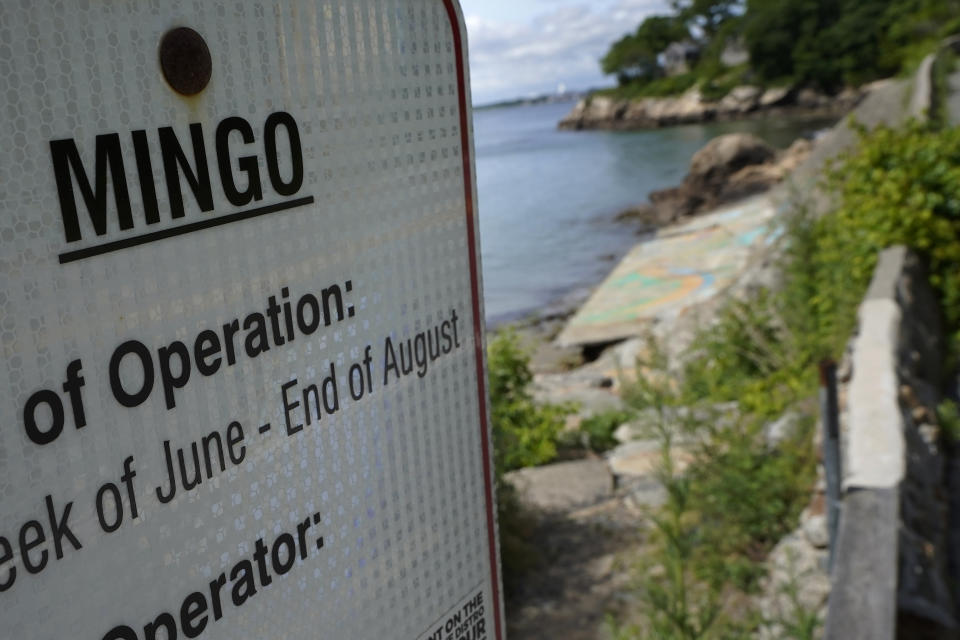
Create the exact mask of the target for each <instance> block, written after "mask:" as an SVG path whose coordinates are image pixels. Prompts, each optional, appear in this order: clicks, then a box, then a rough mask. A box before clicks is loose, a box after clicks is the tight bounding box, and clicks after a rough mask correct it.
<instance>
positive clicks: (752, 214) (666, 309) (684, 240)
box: [559, 196, 781, 345]
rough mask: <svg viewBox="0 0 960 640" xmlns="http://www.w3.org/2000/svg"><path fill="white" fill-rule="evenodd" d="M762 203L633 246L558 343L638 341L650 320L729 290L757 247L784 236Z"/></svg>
mask: <svg viewBox="0 0 960 640" xmlns="http://www.w3.org/2000/svg"><path fill="white" fill-rule="evenodd" d="M775 214H776V211H775V209H774V207H773V206H772V204H771V203H770V202H769V200H768V199H767V198H766V197H763V196H761V197H759V198H753V199H751V200H748V201H745V202H743V203H741V204H740V205H738V206H736V207H733V208H730V209H726V210H722V211H718V212H716V213H712V214H707V215H704V216H700V217H698V218H697V219H696V220H694V221H692V222H690V223H687V224H685V225H682V226H679V227H675V228H673V229H668V230H664V231H662V232H661V233H660V234H659V236H658V237H657V238H655V239H653V240H651V241H647V242H644V243H641V244H639V245H637V246H636V247H634V248H633V249H632V250H631V251H630V252H629V253H628V254H627V255H626V256H625V257H624V258H623V260H621V262H620V264H618V265H617V267H616V268H615V269H614V270H613V272H612V273H611V274H610V275H609V276H608V277H607V279H606V280H605V281H604V282H603V284H601V285H600V287H599V288H598V289H597V291H595V292H594V294H593V296H591V298H590V299H589V300H588V301H587V303H586V304H585V305H584V306H583V307H582V308H581V309H580V311H579V312H578V313H577V314H576V315H574V317H573V318H572V319H571V320H570V321H569V322H568V324H567V326H566V328H565V329H564V331H563V333H561V335H560V338H559V341H560V342H561V343H562V344H568V345H569V344H589V343H591V342H606V341H609V340H616V339H620V338H624V337H628V336H630V335H636V334H638V333H639V332H640V331H641V330H642V327H643V326H644V324H645V323H646V322H649V321H650V320H651V319H653V318H657V317H665V316H669V315H674V314H677V313H682V312H683V310H685V309H686V308H688V307H690V306H692V305H694V304H696V303H698V302H702V301H704V300H707V299H709V298H710V297H712V296H713V295H715V294H716V293H717V292H719V291H721V290H723V289H724V288H726V287H727V286H728V285H730V284H731V283H733V282H734V281H735V280H736V278H737V277H739V275H740V274H741V273H742V272H743V270H744V268H745V267H746V265H747V263H748V260H749V257H750V253H751V252H752V251H753V250H754V248H755V247H758V246H763V245H768V244H769V243H771V242H773V240H775V239H776V237H778V235H779V234H780V233H781V230H780V229H779V228H777V227H776V226H773V225H771V224H770V222H771V219H772V218H773V217H774V215H775Z"/></svg>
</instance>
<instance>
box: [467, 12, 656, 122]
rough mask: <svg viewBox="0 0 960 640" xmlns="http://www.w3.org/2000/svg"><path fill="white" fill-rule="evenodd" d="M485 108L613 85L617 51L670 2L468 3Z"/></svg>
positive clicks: (476, 89)
mask: <svg viewBox="0 0 960 640" xmlns="http://www.w3.org/2000/svg"><path fill="white" fill-rule="evenodd" d="M460 5H461V7H462V8H463V15H464V17H465V19H466V22H467V38H468V42H469V44H470V80H471V85H472V88H473V102H474V104H477V105H482V104H487V103H490V102H495V101H499V100H509V99H512V98H519V97H524V96H530V95H539V94H544V93H553V92H556V91H557V89H558V88H559V87H561V86H562V87H564V88H566V89H568V90H580V89H588V88H592V87H600V86H608V85H611V84H613V82H614V81H613V79H612V78H610V77H608V76H604V75H603V73H602V72H601V71H600V62H599V60H600V58H601V57H603V54H604V53H605V52H606V51H607V49H608V48H609V46H610V44H611V43H613V42H614V41H615V40H617V39H619V38H620V37H621V36H623V35H624V34H625V33H627V32H630V31H633V30H635V29H636V28H637V25H639V24H640V22H642V21H643V19H644V18H645V17H647V16H649V15H653V14H663V13H666V12H667V9H668V7H667V0H460Z"/></svg>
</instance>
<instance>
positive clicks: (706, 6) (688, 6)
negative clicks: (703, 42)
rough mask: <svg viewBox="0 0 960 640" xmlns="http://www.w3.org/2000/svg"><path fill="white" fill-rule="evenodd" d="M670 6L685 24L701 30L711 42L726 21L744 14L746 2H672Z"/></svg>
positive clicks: (724, 0) (688, 0) (687, 0)
mask: <svg viewBox="0 0 960 640" xmlns="http://www.w3.org/2000/svg"><path fill="white" fill-rule="evenodd" d="M670 6H671V7H672V8H673V10H674V11H675V12H676V14H677V17H678V18H679V19H680V20H681V21H682V22H683V23H685V24H687V25H689V26H690V27H696V28H698V29H700V30H701V31H703V33H704V35H705V36H706V38H707V40H710V39H712V38H713V36H714V35H716V34H717V32H718V31H719V30H720V28H721V27H722V26H723V24H724V23H725V22H726V21H728V20H730V19H731V18H734V17H736V16H739V15H740V14H741V13H743V8H744V1H743V0H671V2H670Z"/></svg>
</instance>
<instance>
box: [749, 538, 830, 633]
mask: <svg viewBox="0 0 960 640" xmlns="http://www.w3.org/2000/svg"><path fill="white" fill-rule="evenodd" d="M826 555H827V554H826V552H825V551H821V550H818V549H814V548H813V547H811V546H810V545H809V544H808V543H807V541H806V539H805V537H804V536H803V535H802V534H801V532H800V531H795V532H793V533H792V534H790V535H789V536H787V537H786V538H784V539H783V540H781V541H780V542H779V543H778V544H777V546H776V547H774V548H773V551H771V552H770V556H769V557H768V558H767V569H768V573H767V577H766V578H765V579H764V580H763V583H762V584H761V594H760V596H759V598H758V599H757V605H758V608H759V609H760V613H761V615H762V616H763V623H762V625H761V627H760V630H759V633H758V634H757V637H758V638H761V639H762V640H782V638H784V637H786V636H785V633H784V631H785V628H784V624H785V623H788V622H790V621H791V620H795V619H796V618H797V616H798V614H800V613H802V612H814V613H817V614H818V616H821V620H822V619H823V617H822V616H823V615H824V613H825V606H826V602H827V597H828V596H829V595H830V577H829V576H828V575H827V573H826V571H825V569H824V567H825V566H826ZM800 610H802V611H800Z"/></svg>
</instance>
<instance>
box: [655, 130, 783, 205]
mask: <svg viewBox="0 0 960 640" xmlns="http://www.w3.org/2000/svg"><path fill="white" fill-rule="evenodd" d="M776 155H777V154H776V151H774V149H773V147H771V146H770V145H768V144H767V143H766V142H764V141H763V140H761V139H760V138H758V137H756V136H754V135H751V134H749V133H731V134H728V135H724V136H719V137H717V138H714V139H713V140H711V141H710V142H708V143H707V145H706V146H705V147H703V148H702V149H700V151H697V153H696V154H694V156H693V161H692V162H691V163H690V173H688V174H687V177H686V178H684V180H683V184H681V185H680V186H679V187H674V188H672V189H664V190H661V191H654V192H652V193H651V194H650V202H651V203H652V204H653V207H654V209H655V211H656V213H655V214H652V215H649V216H648V217H649V218H650V219H652V220H656V222H658V223H662V222H663V221H668V222H675V221H677V220H680V219H682V218H686V217H688V216H692V215H694V214H696V213H700V212H703V211H708V210H710V209H712V208H715V207H717V206H720V205H722V204H725V203H728V202H732V201H734V200H737V199H739V198H744V197H747V196H751V195H754V194H756V193H760V192H761V191H763V190H764V189H766V188H767V187H769V186H770V185H771V184H772V183H773V182H775V180H760V181H754V180H749V181H743V180H739V181H736V182H735V183H731V177H733V176H734V175H737V174H738V173H740V172H742V171H743V170H744V169H745V168H747V167H753V166H760V165H767V164H770V163H772V162H773V161H774V160H775V159H776Z"/></svg>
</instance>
